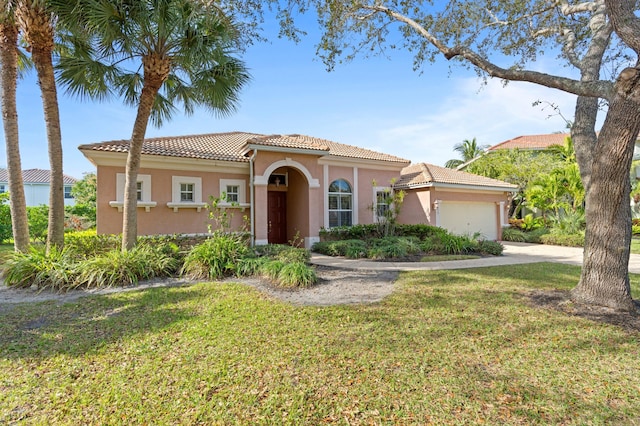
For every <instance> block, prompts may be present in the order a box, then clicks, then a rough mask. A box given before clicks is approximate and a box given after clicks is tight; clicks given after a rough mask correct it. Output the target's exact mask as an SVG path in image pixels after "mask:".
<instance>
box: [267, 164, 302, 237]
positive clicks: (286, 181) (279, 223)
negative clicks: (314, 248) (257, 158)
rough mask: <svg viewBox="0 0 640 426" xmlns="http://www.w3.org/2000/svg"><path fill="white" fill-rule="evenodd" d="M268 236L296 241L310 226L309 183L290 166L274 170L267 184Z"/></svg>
mask: <svg viewBox="0 0 640 426" xmlns="http://www.w3.org/2000/svg"><path fill="white" fill-rule="evenodd" d="M267 226H268V231H267V240H268V242H269V244H287V243H296V241H295V240H296V239H300V238H304V235H305V231H306V230H307V229H309V185H308V184H307V180H306V179H305V177H304V175H302V173H300V172H299V171H298V170H297V169H295V168H293V167H280V168H278V169H276V170H274V171H273V172H272V173H271V175H269V178H268V184H267Z"/></svg>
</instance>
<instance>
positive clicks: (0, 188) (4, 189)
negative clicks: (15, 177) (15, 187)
mask: <svg viewBox="0 0 640 426" xmlns="http://www.w3.org/2000/svg"><path fill="white" fill-rule="evenodd" d="M5 192H7V188H6V187H5V186H4V185H0V194H4V193H5Z"/></svg>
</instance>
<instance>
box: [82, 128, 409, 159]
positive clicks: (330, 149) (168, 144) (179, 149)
mask: <svg viewBox="0 0 640 426" xmlns="http://www.w3.org/2000/svg"><path fill="white" fill-rule="evenodd" d="M247 144H253V145H263V146H270V147H280V148H295V149H309V150H314V151H327V153H328V154H330V155H335V156H338V157H349V158H355V159H366V160H381V161H390V162H400V163H409V160H406V159H404V158H400V157H396V156H393V155H389V154H383V153H380V152H376V151H371V150H368V149H364V148H358V147H355V146H351V145H345V144H341V143H337V142H331V141H328V140H325V139H319V138H314V137H311V136H303V135H271V136H267V135H259V134H255V133H244V132H228V133H212V134H204V135H187V136H170V137H160V138H149V139H145V141H144V144H143V145H142V153H143V154H146V155H162V156H167V157H183V158H198V159H206V160H224V161H237V162H248V161H249V159H248V158H247V157H246V156H245V155H244V154H245V151H246V147H247ZM79 149H81V150H85V151H103V152H128V149H129V141H128V140H117V141H109V142H101V143H95V144H88V145H81V146H80V147H79Z"/></svg>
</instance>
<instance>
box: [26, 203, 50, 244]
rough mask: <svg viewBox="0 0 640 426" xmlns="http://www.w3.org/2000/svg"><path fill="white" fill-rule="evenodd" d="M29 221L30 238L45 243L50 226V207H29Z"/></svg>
mask: <svg viewBox="0 0 640 426" xmlns="http://www.w3.org/2000/svg"><path fill="white" fill-rule="evenodd" d="M27 220H28V221H29V236H30V237H31V239H32V240H35V241H45V240H46V239H47V228H48V226H49V207H48V206H45V205H41V206H34V207H27Z"/></svg>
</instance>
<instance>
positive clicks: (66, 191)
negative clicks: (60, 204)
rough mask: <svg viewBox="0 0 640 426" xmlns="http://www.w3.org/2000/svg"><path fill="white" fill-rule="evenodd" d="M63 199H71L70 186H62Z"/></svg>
mask: <svg viewBox="0 0 640 426" xmlns="http://www.w3.org/2000/svg"><path fill="white" fill-rule="evenodd" d="M64 198H67V199H69V198H73V195H71V186H70V185H65V186H64Z"/></svg>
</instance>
